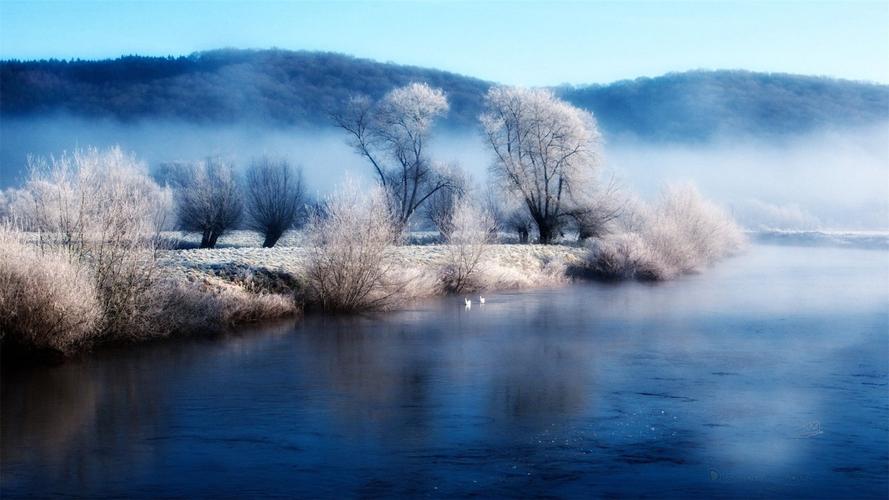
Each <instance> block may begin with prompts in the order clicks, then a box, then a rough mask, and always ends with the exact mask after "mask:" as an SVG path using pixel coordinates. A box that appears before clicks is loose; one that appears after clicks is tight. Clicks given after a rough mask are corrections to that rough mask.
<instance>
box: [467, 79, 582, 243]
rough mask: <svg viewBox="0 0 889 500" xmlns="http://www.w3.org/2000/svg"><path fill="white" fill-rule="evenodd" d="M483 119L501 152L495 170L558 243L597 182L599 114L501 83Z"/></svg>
mask: <svg viewBox="0 0 889 500" xmlns="http://www.w3.org/2000/svg"><path fill="white" fill-rule="evenodd" d="M480 120H481V124H482V127H483V128H484V132H485V137H486V139H487V142H488V144H489V145H490V146H491V148H492V150H493V152H494V156H495V163H494V166H493V168H492V170H493V173H494V174H495V176H496V178H497V179H499V180H500V181H501V183H502V184H503V188H505V190H506V191H507V192H509V193H511V194H512V195H513V196H514V197H516V198H518V199H520V200H521V202H522V204H523V205H524V206H525V207H527V209H528V213H529V215H530V216H531V218H532V219H533V220H534V224H535V225H536V226H537V231H538V238H539V241H540V243H552V242H553V241H554V240H555V238H556V237H557V236H558V235H559V229H560V227H561V226H562V224H563V223H565V221H566V219H567V218H568V217H569V216H570V214H571V213H575V212H576V211H577V209H578V204H580V203H583V200H584V199H587V200H588V196H589V195H588V194H587V193H588V192H589V191H590V190H592V189H594V187H595V184H596V171H597V163H598V161H597V160H598V158H597V154H596V146H597V143H598V140H599V130H598V127H597V125H596V121H595V119H594V118H593V115H592V114H591V113H589V112H587V111H584V110H582V109H579V108H576V107H574V106H571V105H570V104H567V103H565V102H563V101H561V100H559V99H558V98H556V97H555V96H553V94H552V92H550V91H548V90H542V89H524V88H516V87H495V88H492V89H491V90H490V91H488V94H487V96H486V97H485V112H484V113H483V114H482V116H481V118H480Z"/></svg>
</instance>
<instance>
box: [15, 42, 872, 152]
mask: <svg viewBox="0 0 889 500" xmlns="http://www.w3.org/2000/svg"><path fill="white" fill-rule="evenodd" d="M590 64H592V63H590ZM411 82H425V83H427V84H429V85H431V86H433V87H436V88H441V89H442V90H443V91H444V92H445V93H446V95H447V96H448V102H449V105H450V111H449V113H448V116H447V117H446V118H445V120H444V121H445V123H446V124H447V125H450V126H458V127H465V126H474V125H475V123H476V120H477V118H478V115H479V114H480V113H481V111H482V101H483V98H484V94H485V92H487V91H488V89H489V88H490V87H491V86H492V85H495V84H498V83H508V82H486V81H483V80H480V79H476V78H472V77H468V76H463V75H459V74H455V73H449V72H445V71H439V70H434V69H427V68H419V67H414V66H401V65H397V64H392V63H379V62H375V61H372V60H367V59H359V58H354V57H350V56H346V55H342V54H335V53H326V52H306V51H296V52H295V51H286V50H276V49H272V50H235V49H223V50H213V51H207V52H197V53H194V54H191V55H189V56H182V57H175V58H174V57H141V56H127V57H121V58H118V59H109V60H101V61H80V60H75V61H58V60H44V61H23V62H20V61H4V62H2V63H0V110H2V113H3V116H4V118H10V117H22V116H35V115H42V114H46V113H68V114H73V115H76V116H84V117H89V118H108V117H111V118H115V119H117V120H121V121H124V122H131V121H137V120H141V119H168V120H182V121H186V122H194V123H203V124H208V123H215V124H220V123H238V122H245V121H246V122H251V121H255V122H267V123H271V124H275V125H282V126H292V125H311V126H317V125H326V124H328V123H329V115H330V113H331V112H333V111H336V110H337V109H338V107H339V106H341V105H342V103H343V102H344V101H345V100H347V99H348V97H349V96H350V95H353V94H365V95H368V96H369V97H371V98H374V99H377V98H379V97H381V96H382V95H383V94H385V93H386V92H388V91H389V90H391V89H392V88H394V87H398V86H402V85H406V84H408V83H411ZM553 90H554V91H555V93H556V95H557V96H558V97H560V98H562V99H564V100H566V101H568V102H569V103H571V104H573V105H575V106H578V107H580V108H583V109H586V110H588V111H591V112H593V113H594V114H595V116H596V117H597V120H598V122H599V127H600V128H601V129H602V130H603V132H604V133H605V134H607V135H611V136H617V135H630V136H634V137H636V138H639V139H642V140H668V141H680V142H686V141H701V140H708V139H711V138H713V137H715V136H718V135H720V134H741V135H752V136H764V135H767V136H775V135H779V136H780V135H787V134H799V133H805V132H810V131H813V130H817V129H819V128H824V127H835V126H839V127H848V126H860V125H869V124H872V123H875V122H879V121H885V120H886V119H887V118H889V86H886V85H877V84H871V83H864V82H854V81H846V80H836V79H830V78H821V77H812V76H800V75H790V74H771V73H754V72H749V71H740V70H738V71H690V72H685V73H670V74H667V75H664V76H660V77H655V78H637V79H635V80H624V81H619V82H615V83H612V84H608V85H586V86H560V87H556V88H554V89H553Z"/></svg>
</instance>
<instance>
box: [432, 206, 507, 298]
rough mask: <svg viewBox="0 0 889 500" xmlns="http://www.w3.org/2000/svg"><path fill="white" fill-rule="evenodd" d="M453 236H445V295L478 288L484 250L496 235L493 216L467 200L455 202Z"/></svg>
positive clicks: (452, 223) (452, 220)
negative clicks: (446, 292)
mask: <svg viewBox="0 0 889 500" xmlns="http://www.w3.org/2000/svg"><path fill="white" fill-rule="evenodd" d="M448 227H449V228H450V232H449V233H447V234H446V240H445V242H446V244H447V247H446V248H447V249H446V250H445V259H446V262H447V263H446V264H445V266H444V268H443V269H442V273H441V275H442V285H443V288H444V289H445V290H446V291H449V292H452V293H460V292H462V291H465V290H472V289H477V288H479V283H478V281H477V280H476V278H477V274H478V268H479V265H480V264H481V261H482V258H483V257H484V253H485V250H486V249H487V247H488V245H489V243H490V242H491V240H492V237H493V235H494V234H495V232H496V226H495V224H494V220H493V218H492V217H491V215H490V214H489V213H488V212H487V211H486V210H483V209H481V208H479V207H478V206H477V205H475V204H474V203H473V202H472V200H470V199H469V197H468V196H463V197H461V198H458V199H456V200H454V208H453V209H452V210H451V218H450V221H449V222H448Z"/></svg>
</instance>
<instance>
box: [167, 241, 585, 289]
mask: <svg viewBox="0 0 889 500" xmlns="http://www.w3.org/2000/svg"><path fill="white" fill-rule="evenodd" d="M220 243H221V244H220V245H219V247H218V248H213V249H197V248H196V249H184V250H168V251H166V252H165V254H164V256H163V263H164V265H166V266H167V267H168V269H169V270H170V271H172V272H174V273H181V274H184V275H185V276H186V277H187V278H188V279H189V280H192V281H194V280H202V279H206V278H215V279H219V278H221V279H223V280H227V281H228V280H238V281H240V280H242V279H243V278H244V277H245V276H249V275H252V274H255V273H257V272H265V273H273V274H280V273H283V274H286V275H290V276H292V277H294V278H296V279H299V278H300V277H301V276H302V275H303V274H304V269H305V264H306V260H307V258H308V255H309V250H308V249H307V248H305V247H302V246H292V245H298V244H299V237H298V235H290V236H287V237H286V239H284V240H283V241H281V242H280V243H279V244H278V245H276V246H275V247H274V248H261V247H260V246H259V244H260V243H261V240H260V239H259V237H257V236H255V235H254V234H253V233H249V232H247V231H237V232H233V233H231V234H229V235H226V236H224V237H223V238H221V239H220ZM447 248H448V247H447V246H446V245H436V244H427V245H417V244H414V245H403V246H399V247H396V248H394V251H393V255H392V258H393V259H395V260H396V262H395V263H394V266H393V267H394V268H396V269H399V270H404V271H407V272H418V273H420V274H423V275H426V276H430V277H431V276H436V275H437V273H438V271H439V270H440V269H441V267H442V266H444V265H445V263H446V260H447V258H446V254H447ZM586 251H587V250H586V249H585V248H583V247H579V246H567V245H515V244H494V245H489V246H488V248H487V249H486V251H485V253H484V256H483V260H482V263H481V265H480V269H481V270H482V271H483V272H484V273H485V274H486V276H487V281H489V282H490V283H491V284H492V286H493V287H496V288H523V287H533V286H541V285H551V284H553V283H554V282H556V281H559V280H564V279H565V269H566V267H567V266H570V265H572V264H579V263H580V262H581V260H582V259H583V256H584V255H585V253H586Z"/></svg>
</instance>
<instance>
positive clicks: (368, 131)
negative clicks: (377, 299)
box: [334, 83, 454, 227]
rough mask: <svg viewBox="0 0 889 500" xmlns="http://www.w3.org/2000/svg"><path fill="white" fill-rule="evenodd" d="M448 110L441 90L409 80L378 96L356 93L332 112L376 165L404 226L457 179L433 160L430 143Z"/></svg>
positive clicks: (358, 149) (391, 206)
mask: <svg viewBox="0 0 889 500" xmlns="http://www.w3.org/2000/svg"><path fill="white" fill-rule="evenodd" d="M447 111H448V101H447V98H446V97H445V95H444V92H442V91H441V89H437V88H432V87H430V86H429V85H426V84H425V83H411V84H409V85H406V86H404V87H399V88H396V89H393V90H391V91H390V92H389V93H387V94H386V95H385V96H383V98H382V99H380V100H379V101H376V102H375V101H373V100H371V99H370V98H368V97H366V96H354V97H352V98H351V99H350V100H349V102H348V104H347V105H346V106H345V109H343V110H341V111H340V112H338V113H336V114H335V115H334V119H335V120H336V123H337V125H338V126H339V127H340V128H342V129H343V130H345V131H346V132H348V133H349V134H350V137H351V145H352V146H353V147H354V148H355V151H356V152H357V153H358V154H360V155H361V156H363V157H364V158H366V159H367V160H368V161H369V162H370V164H371V165H372V166H373V168H374V171H375V174H376V178H377V182H379V184H380V186H381V187H382V188H383V191H384V193H385V194H386V198H387V203H388V206H389V210H390V211H391V213H392V216H393V217H394V218H395V220H396V221H397V222H398V223H399V225H400V226H401V227H404V226H405V225H406V224H407V223H408V222H409V221H410V219H411V216H413V214H414V213H415V212H416V211H417V209H418V208H419V207H420V206H422V205H423V203H424V202H426V201H427V200H428V199H429V198H430V197H431V196H433V195H435V193H437V192H439V191H440V190H443V189H450V188H451V187H452V186H453V185H454V183H453V180H452V179H451V178H450V176H449V175H448V173H447V171H443V170H442V169H440V168H438V167H437V166H436V165H435V164H433V163H432V161H431V159H430V158H429V156H428V151H427V142H428V140H429V132H430V129H431V127H432V125H433V123H434V121H435V120H436V119H437V118H439V117H441V116H442V115H444V114H445V113H446V112H447Z"/></svg>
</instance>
